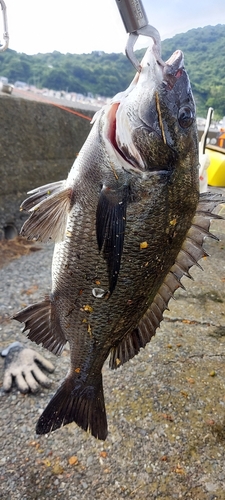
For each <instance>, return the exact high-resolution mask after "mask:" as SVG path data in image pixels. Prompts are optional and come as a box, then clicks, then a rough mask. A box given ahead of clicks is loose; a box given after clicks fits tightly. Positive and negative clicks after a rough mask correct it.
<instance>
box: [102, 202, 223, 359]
mask: <svg viewBox="0 0 225 500" xmlns="http://www.w3.org/2000/svg"><path fill="white" fill-rule="evenodd" d="M220 203H225V199H224V198H222V195H214V194H212V193H204V194H202V195H200V200H199V203H198V206H197V210H196V214H195V216H194V219H193V221H192V225H191V227H190V229H189V230H188V232H187V235H186V238H185V240H184V242H183V245H182V247H181V249H180V251H179V253H178V255H177V257H176V260H175V263H174V265H173V266H172V268H171V269H170V271H169V273H168V274H167V275H166V277H165V279H164V281H163V283H162V284H161V286H160V287H159V290H158V291H157V293H156V295H155V297H154V300H153V302H152V303H151V305H150V306H149V308H148V309H147V311H146V312H145V314H144V315H143V317H142V318H141V320H140V322H139V324H138V326H137V328H135V329H134V330H133V331H132V332H129V333H128V334H127V335H125V337H124V338H123V340H122V341H121V342H120V344H119V345H118V346H116V347H114V348H113V349H112V350H111V357H110V361H109V366H110V368H112V369H115V368H118V367H119V366H121V365H122V364H124V363H126V361H128V360H129V359H131V358H133V357H134V356H135V355H136V354H138V352H139V351H140V348H141V347H145V346H146V344H147V343H148V342H150V340H151V338H152V337H153V335H155V332H156V329H157V328H158V327H159V326H160V323H161V321H162V320H163V313H164V311H165V310H166V309H168V307H167V306H168V303H169V300H170V299H171V297H173V295H174V292H175V291H176V290H177V289H178V288H180V287H183V285H182V283H181V281H180V280H181V278H182V277H183V276H187V277H189V278H192V277H191V275H190V274H189V269H190V268H191V267H192V266H194V265H198V260H199V259H201V258H202V257H204V256H206V255H207V253H206V252H205V250H204V249H203V246H202V245H203V241H204V239H205V237H206V236H208V237H211V238H214V239H218V238H216V237H215V236H214V235H213V234H211V233H210V232H209V226H210V219H222V218H223V217H220V216H219V215H216V214H212V210H213V209H214V208H215V207H216V206H217V205H218V204H220ZM198 266H199V265H198ZM199 267H201V266H199ZM192 279H193V278H192Z"/></svg>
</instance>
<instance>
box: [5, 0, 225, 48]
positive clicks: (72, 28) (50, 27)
mask: <svg viewBox="0 0 225 500" xmlns="http://www.w3.org/2000/svg"><path fill="white" fill-rule="evenodd" d="M5 3H6V7H7V17H8V30H9V37H10V40H9V48H11V49H13V50H16V51H17V52H25V53H26V54H37V53H47V52H53V51H54V50H57V51H59V52H61V53H64V54H65V53H67V52H70V53H72V54H82V53H91V52H92V51H96V50H97V51H98V50H99V51H104V52H109V53H111V52H124V48H125V45H126V41H127V37H128V35H127V33H126V31H125V28H124V25H123V22H122V20H121V17H120V13H119V10H118V7H117V4H116V0H61V1H60V0H58V1H57V0H5ZM142 4H143V6H144V9H145V11H146V14H147V17H148V21H149V24H151V25H153V26H154V27H155V28H157V29H158V31H159V32H160V35H161V38H162V40H164V39H165V38H171V37H172V36H174V35H175V34H177V33H184V32H186V31H188V30H189V29H192V28H198V27H204V26H207V25H213V26H214V25H216V24H225V3H224V0H216V1H215V2H213V1H212V0H157V1H153V0H142ZM0 15H1V12H0ZM0 29H1V31H0V40H2V33H3V27H2V23H1V24H0ZM148 44H149V40H146V38H144V37H139V39H138V42H137V44H136V45H135V49H136V48H137V49H138V48H142V47H144V46H147V45H148Z"/></svg>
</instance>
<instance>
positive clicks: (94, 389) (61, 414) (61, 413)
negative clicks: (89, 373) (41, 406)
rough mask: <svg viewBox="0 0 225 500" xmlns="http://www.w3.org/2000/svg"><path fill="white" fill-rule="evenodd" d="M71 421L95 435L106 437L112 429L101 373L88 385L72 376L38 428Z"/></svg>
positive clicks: (42, 430)
mask: <svg viewBox="0 0 225 500" xmlns="http://www.w3.org/2000/svg"><path fill="white" fill-rule="evenodd" d="M71 422H76V424H77V425H79V427H81V428H82V429H83V430H85V431H90V433H91V434H92V435H93V436H94V437H95V438H98V439H102V440H103V441H104V440H105V439H106V437H107V434H108V430H107V418H106V411H105V402H104V392H103V385H102V375H101V373H100V375H99V376H98V377H97V378H96V379H95V380H94V381H93V382H92V383H91V384H90V385H86V386H83V385H81V383H80V382H79V380H77V379H75V380H74V376H71V375H70V376H68V377H67V378H66V379H65V380H64V382H63V384H62V385H61V387H60V388H59V389H58V391H57V392H56V394H55V395H54V396H53V398H52V399H51V401H50V403H49V404H48V406H47V407H46V408H45V410H44V412H43V413H42V415H41V417H40V418H39V420H38V422H37V426H36V432H37V434H47V433H49V432H51V431H55V430H56V429H58V428H59V427H61V426H63V425H66V424H69V423H71Z"/></svg>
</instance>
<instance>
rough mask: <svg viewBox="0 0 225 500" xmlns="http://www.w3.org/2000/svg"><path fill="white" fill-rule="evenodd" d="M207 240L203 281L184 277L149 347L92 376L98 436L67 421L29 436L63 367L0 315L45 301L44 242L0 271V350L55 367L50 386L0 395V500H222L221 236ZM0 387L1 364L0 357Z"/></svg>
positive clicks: (224, 278)
mask: <svg viewBox="0 0 225 500" xmlns="http://www.w3.org/2000/svg"><path fill="white" fill-rule="evenodd" d="M213 231H214V232H215V233H216V234H217V235H219V236H220V238H221V241H220V242H218V243H217V242H215V241H211V240H207V243H206V245H205V247H206V249H207V251H208V252H209V253H210V254H211V255H212V257H211V258H207V259H203V261H202V266H203V267H204V269H205V272H204V273H202V272H201V271H200V270H198V269H197V270H195V271H193V273H192V274H193V275H194V277H195V281H194V282H191V281H190V280H187V279H184V280H183V283H184V285H185V286H186V287H187V291H186V292H185V291H183V290H180V291H178V292H177V293H176V298H177V300H176V301H171V303H170V311H169V312H168V311H167V313H166V314H165V321H164V322H163V323H162V325H161V328H160V329H159V330H158V331H157V334H156V336H155V338H154V339H153V340H152V341H151V343H150V344H148V346H147V347H146V348H145V350H141V353H140V354H139V355H138V356H136V357H135V358H134V359H133V360H131V361H130V362H129V363H127V364H125V365H124V366H123V367H122V368H120V369H118V370H116V371H110V370H109V368H108V366H107V363H105V366H104V369H103V378H104V391H105V400H106V409H107V417H108V426H109V435H108V438H107V440H106V441H105V442H101V441H98V440H96V439H95V438H93V437H92V436H90V435H88V434H87V433H85V432H84V431H82V430H81V429H80V428H78V427H77V426H76V424H74V423H72V424H70V425H67V426H65V427H63V428H61V429H59V430H57V431H55V432H53V433H52V434H50V435H46V436H37V435H36V434H35V424H36V422H37V419H38V417H39V415H40V414H41V412H42V411H43V409H44V408H45V406H46V404H47V402H48V401H49V399H50V398H51V397H52V395H53V394H54V393H55V391H56V389H57V387H58V386H59V385H60V381H61V380H62V378H63V377H64V376H65V374H66V372H67V369H68V365H69V350H68V348H67V347H66V349H65V350H64V352H63V354H62V356H61V357H60V358H56V357H55V356H53V355H52V354H51V353H49V352H48V351H46V350H44V349H41V348H39V347H37V346H36V345H35V344H32V343H31V342H30V341H29V340H28V339H27V338H26V337H25V335H24V334H22V333H21V328H20V326H21V325H19V323H17V322H14V321H11V320H10V319H9V318H10V316H11V315H12V314H13V313H15V312H16V311H18V310H19V309H21V308H22V307H24V306H25V305H28V304H30V303H33V302H35V301H36V300H39V299H40V298H41V297H42V296H43V295H45V294H46V293H48V292H49V289H50V283H51V276H50V274H51V258H52V250H53V247H52V245H46V246H43V248H42V249H41V250H40V251H38V252H35V253H31V254H30V255H28V256H23V257H21V258H19V259H17V260H14V261H12V262H10V263H9V264H8V265H7V266H6V267H4V268H3V269H1V270H0V291H1V293H0V311H1V312H0V318H1V322H0V348H1V349H3V348H4V347H6V346H7V345H8V344H9V343H10V342H13V341H15V340H19V341H22V342H24V343H26V344H27V345H29V346H31V347H33V348H34V349H36V350H37V351H39V352H42V354H44V356H45V357H46V358H48V359H50V360H51V361H52V362H53V364H54V365H55V371H54V373H53V374H51V379H52V384H51V387H50V389H44V388H41V390H40V392H39V393H38V394H35V395H33V394H27V395H22V394H20V393H19V392H18V391H17V390H16V388H14V389H13V390H12V392H11V393H9V394H5V393H4V391H3V389H2V388H1V389H0V408H1V412H0V418H1V422H0V439H1V453H0V498H2V499H11V500H17V499H19V500H21V499H23V500H29V499H37V500H39V499H42V498H43V499H73V500H78V499H79V500H80V499H84V498H85V499H88V500H89V499H91V500H92V499H113V500H115V499H122V498H128V499H157V500H160V499H164V500H171V499H182V500H183V499H192V500H214V499H219V500H224V499H225V415H224V413H225V391H224V380H225V364H224V360H225V353H224V344H225V229H224V223H223V222H220V221H219V222H216V223H214V226H213ZM0 373H1V376H0V380H2V378H3V359H0Z"/></svg>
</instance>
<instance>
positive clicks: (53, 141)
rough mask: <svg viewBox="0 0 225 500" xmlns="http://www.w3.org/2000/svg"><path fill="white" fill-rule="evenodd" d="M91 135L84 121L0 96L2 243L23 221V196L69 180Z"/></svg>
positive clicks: (44, 106) (54, 109)
mask: <svg viewBox="0 0 225 500" xmlns="http://www.w3.org/2000/svg"><path fill="white" fill-rule="evenodd" d="M78 111H79V110H78ZM82 113H84V114H85V115H88V116H93V114H94V113H93V112H91V111H85V112H84V111H82ZM90 129H91V126H90V122H89V121H88V120H85V119H84V118H81V117H78V116H76V115H74V114H71V113H69V112H68V111H65V110H62V109H59V108H57V107H56V106H53V105H51V104H45V103H41V102H36V101H31V100H26V99H22V98H14V97H12V96H4V95H2V96H0V239H1V238H2V237H4V236H6V237H10V236H12V235H13V232H15V233H16V232H17V231H19V229H20V227H21V225H22V223H23V221H24V220H25V218H26V217H27V215H26V214H25V213H24V212H20V211H19V206H20V204H21V202H22V201H23V200H24V199H25V198H26V193H27V191H29V190H31V189H34V188H35V187H38V186H41V185H43V184H47V183H49V182H54V181H57V180H61V179H65V178H66V177H67V174H68V171H69V169H70V167H71V165H72V164H73V162H74V159H75V158H76V155H77V153H78V152H79V151H80V149H81V147H82V145H83V143H84V141H85V139H86V137H87V135H88V133H89V131H90Z"/></svg>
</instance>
